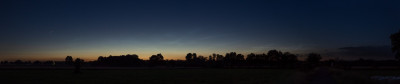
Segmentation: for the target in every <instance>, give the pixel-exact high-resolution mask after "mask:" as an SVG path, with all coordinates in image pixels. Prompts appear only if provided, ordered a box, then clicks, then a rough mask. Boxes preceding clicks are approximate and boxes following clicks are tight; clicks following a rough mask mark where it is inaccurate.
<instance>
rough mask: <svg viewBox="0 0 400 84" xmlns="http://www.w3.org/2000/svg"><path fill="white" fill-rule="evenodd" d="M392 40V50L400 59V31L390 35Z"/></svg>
mask: <svg viewBox="0 0 400 84" xmlns="http://www.w3.org/2000/svg"><path fill="white" fill-rule="evenodd" d="M390 40H391V42H392V51H393V52H394V53H395V58H396V59H397V60H400V31H399V32H397V33H394V34H392V35H390Z"/></svg>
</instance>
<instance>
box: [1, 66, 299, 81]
mask: <svg viewBox="0 0 400 84" xmlns="http://www.w3.org/2000/svg"><path fill="white" fill-rule="evenodd" d="M82 72H83V73H81V74H73V71H72V70H0V74H1V76H0V77H1V81H2V82H3V83H4V82H6V83H7V84H17V83H25V84H94V83H95V84H118V83H124V84H127V83H136V84H177V83H178V84H301V83H302V82H304V79H305V75H304V74H302V73H300V72H298V71H296V70H285V69H130V70H83V71H82Z"/></svg>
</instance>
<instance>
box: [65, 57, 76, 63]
mask: <svg viewBox="0 0 400 84" xmlns="http://www.w3.org/2000/svg"><path fill="white" fill-rule="evenodd" d="M65 63H66V64H70V65H71V64H73V63H74V59H73V58H72V56H67V57H66V58H65Z"/></svg>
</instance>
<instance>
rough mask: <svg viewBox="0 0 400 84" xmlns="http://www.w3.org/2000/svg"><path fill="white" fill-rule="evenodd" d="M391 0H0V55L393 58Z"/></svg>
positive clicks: (398, 10)
mask: <svg viewBox="0 0 400 84" xmlns="http://www.w3.org/2000/svg"><path fill="white" fill-rule="evenodd" d="M399 4H400V1H398V0H298V1H297V0H221V1H219V0H209V1H208V0H182V1H171V0H154V1H153V0H143V1H136V0H135V1H134V0H132V1H120V0H110V1H102V0H92V1H90V0H87V1H83V0H77V1H74V0H1V1H0V11H1V12H0V18H1V19H0V28H1V31H0V39H1V40H0V46H1V47H0V53H1V54H0V60H15V59H22V60H63V59H64V58H65V57H66V56H67V55H71V56H73V57H74V58H77V57H79V58H83V59H86V60H95V59H97V57H98V56H108V55H124V54H138V55H139V57H140V58H142V59H148V57H150V56H151V55H153V54H157V53H162V54H163V55H164V57H165V58H166V59H184V56H185V55H186V54H187V53H189V52H195V53H198V54H199V55H203V56H208V55H210V54H212V53H218V54H223V55H224V54H225V53H227V52H231V51H234V52H237V53H242V54H246V55H247V54H248V53H251V52H254V53H264V52H267V51H268V50H271V49H277V50H281V51H289V52H292V53H296V54H300V55H302V54H305V53H310V52H317V53H321V54H322V55H323V56H324V57H325V58H336V57H340V58H341V59H358V58H360V57H362V58H371V59H393V58H394V57H393V56H392V54H391V51H390V39H389V36H390V34H392V33H395V32H397V31H398V30H399V29H400V5H399Z"/></svg>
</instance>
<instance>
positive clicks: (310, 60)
mask: <svg viewBox="0 0 400 84" xmlns="http://www.w3.org/2000/svg"><path fill="white" fill-rule="evenodd" d="M321 59H322V57H321V55H320V54H317V53H310V54H308V57H307V59H306V61H307V64H308V66H309V67H310V68H313V67H315V66H317V65H318V64H319V61H320V60H321Z"/></svg>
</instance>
